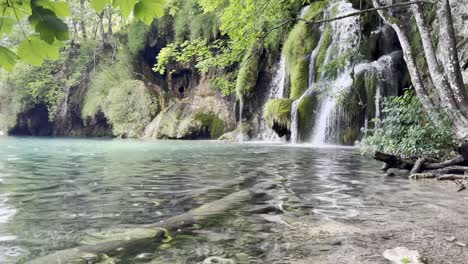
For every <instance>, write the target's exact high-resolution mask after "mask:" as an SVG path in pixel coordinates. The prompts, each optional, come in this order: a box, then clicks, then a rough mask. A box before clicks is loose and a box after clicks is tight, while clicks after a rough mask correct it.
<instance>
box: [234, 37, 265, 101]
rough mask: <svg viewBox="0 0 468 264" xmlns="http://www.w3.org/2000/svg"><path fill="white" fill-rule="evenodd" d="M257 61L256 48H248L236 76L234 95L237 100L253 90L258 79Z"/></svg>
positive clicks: (257, 50) (258, 55)
mask: <svg viewBox="0 0 468 264" xmlns="http://www.w3.org/2000/svg"><path fill="white" fill-rule="evenodd" d="M259 59H260V50H259V48H258V47H256V46H254V47H252V48H250V51H249V52H248V53H247V54H246V56H245V58H244V61H243V62H242V64H241V67H240V69H239V73H238V74H237V81H236V94H237V97H238V98H244V97H246V96H248V95H250V94H251V93H252V92H253V90H254V89H255V86H256V84H257V79H258V71H259Z"/></svg>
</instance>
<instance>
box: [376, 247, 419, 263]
mask: <svg viewBox="0 0 468 264" xmlns="http://www.w3.org/2000/svg"><path fill="white" fill-rule="evenodd" d="M383 256H384V258H386V259H388V260H390V261H391V262H392V263H394V264H401V263H411V264H423V262H422V261H421V255H419V252H418V251H417V250H409V249H407V248H405V247H396V248H393V249H387V250H385V252H384V253H383Z"/></svg>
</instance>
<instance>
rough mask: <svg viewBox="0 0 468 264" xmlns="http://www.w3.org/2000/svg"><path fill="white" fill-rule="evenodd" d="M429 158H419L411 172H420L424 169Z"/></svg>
mask: <svg viewBox="0 0 468 264" xmlns="http://www.w3.org/2000/svg"><path fill="white" fill-rule="evenodd" d="M426 161H427V159H426V158H419V159H418V160H417V161H416V162H415V163H414V166H413V168H412V169H411V172H410V173H411V174H415V173H419V172H421V171H422V169H423V167H424V163H426Z"/></svg>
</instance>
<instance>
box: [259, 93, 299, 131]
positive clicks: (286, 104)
mask: <svg viewBox="0 0 468 264" xmlns="http://www.w3.org/2000/svg"><path fill="white" fill-rule="evenodd" d="M293 101H294V100H292V99H272V100H270V101H268V102H267V103H266V104H265V106H264V107H263V116H264V118H265V120H266V123H267V126H268V127H269V128H271V129H272V130H273V131H275V132H276V134H278V135H279V136H280V137H282V136H284V135H288V137H289V135H290V133H291V105H292V103H293Z"/></svg>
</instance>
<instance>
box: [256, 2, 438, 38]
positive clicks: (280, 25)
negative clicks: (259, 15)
mask: <svg viewBox="0 0 468 264" xmlns="http://www.w3.org/2000/svg"><path fill="white" fill-rule="evenodd" d="M414 4H430V5H433V4H434V2H432V1H427V0H418V1H410V2H406V3H398V4H393V5H387V6H379V7H374V8H369V9H364V10H360V11H357V12H353V13H349V14H346V15H343V16H338V17H334V18H329V19H324V20H318V21H315V20H307V19H304V18H300V17H297V18H292V19H289V20H286V21H283V22H281V23H280V24H278V25H277V26H275V27H272V28H270V30H268V31H267V32H266V33H265V34H263V35H261V36H260V37H259V38H260V39H264V38H266V37H267V36H268V35H270V34H271V32H273V31H274V30H277V29H279V28H282V27H284V26H286V25H287V24H289V23H292V22H296V21H302V22H304V23H306V24H307V25H318V24H323V23H328V22H333V21H336V20H341V19H345V18H348V17H353V16H360V15H362V14H365V13H369V12H375V11H379V10H385V9H392V8H397V7H405V6H409V5H414Z"/></svg>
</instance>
